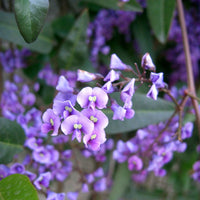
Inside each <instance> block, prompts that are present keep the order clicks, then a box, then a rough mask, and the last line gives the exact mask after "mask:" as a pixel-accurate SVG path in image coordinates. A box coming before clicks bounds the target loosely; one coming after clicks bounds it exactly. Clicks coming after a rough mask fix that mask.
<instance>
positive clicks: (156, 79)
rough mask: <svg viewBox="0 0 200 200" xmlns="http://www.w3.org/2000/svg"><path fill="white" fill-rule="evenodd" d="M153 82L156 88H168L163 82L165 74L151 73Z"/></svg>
mask: <svg viewBox="0 0 200 200" xmlns="http://www.w3.org/2000/svg"><path fill="white" fill-rule="evenodd" d="M150 80H151V82H152V83H153V84H154V85H155V86H156V88H157V89H159V88H164V87H165V86H166V83H165V82H163V73H162V72H161V73H154V72H151V75H150Z"/></svg>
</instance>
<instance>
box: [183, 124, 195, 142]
mask: <svg viewBox="0 0 200 200" xmlns="http://www.w3.org/2000/svg"><path fill="white" fill-rule="evenodd" d="M192 131H193V123H192V122H187V123H186V124H185V125H184V126H183V127H182V129H181V138H182V139H183V140H184V139H186V138H190V137H191V136H192Z"/></svg>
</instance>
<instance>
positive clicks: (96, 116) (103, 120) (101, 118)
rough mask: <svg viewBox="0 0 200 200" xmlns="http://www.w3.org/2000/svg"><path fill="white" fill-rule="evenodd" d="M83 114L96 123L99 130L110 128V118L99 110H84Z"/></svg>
mask: <svg viewBox="0 0 200 200" xmlns="http://www.w3.org/2000/svg"><path fill="white" fill-rule="evenodd" d="M81 113H82V114H83V115H84V116H86V117H87V118H88V119H89V120H91V121H92V122H93V123H94V127H95V128H97V129H104V128H106V127H107V126H108V117H107V116H106V115H105V114H104V113H103V112H102V111H100V110H97V109H94V110H92V109H84V110H82V111H81Z"/></svg>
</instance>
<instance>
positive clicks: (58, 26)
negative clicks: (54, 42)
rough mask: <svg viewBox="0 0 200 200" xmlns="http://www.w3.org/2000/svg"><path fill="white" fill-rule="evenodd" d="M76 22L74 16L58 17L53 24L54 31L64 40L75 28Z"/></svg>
mask: <svg viewBox="0 0 200 200" xmlns="http://www.w3.org/2000/svg"><path fill="white" fill-rule="evenodd" d="M74 22H75V19H74V16H73V15H72V14H67V15H65V16H61V17H58V18H56V19H55V20H54V21H53V22H52V27H53V31H54V33H55V34H56V35H58V36H60V37H62V38H64V37H66V35H67V34H68V33H69V31H70V29H71V28H72V27H73V24H74Z"/></svg>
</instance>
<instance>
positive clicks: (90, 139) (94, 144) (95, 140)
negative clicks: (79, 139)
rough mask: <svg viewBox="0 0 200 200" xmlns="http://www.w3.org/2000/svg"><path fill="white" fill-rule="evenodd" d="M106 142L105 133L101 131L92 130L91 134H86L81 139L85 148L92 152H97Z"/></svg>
mask: <svg viewBox="0 0 200 200" xmlns="http://www.w3.org/2000/svg"><path fill="white" fill-rule="evenodd" d="M105 141H106V134H105V131H104V130H102V129H94V131H93V132H92V134H87V135H85V136H84V138H83V143H84V144H85V146H86V147H87V148H89V149H91V150H93V151H98V150H99V148H100V145H101V144H103V143H104V142H105Z"/></svg>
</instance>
